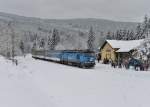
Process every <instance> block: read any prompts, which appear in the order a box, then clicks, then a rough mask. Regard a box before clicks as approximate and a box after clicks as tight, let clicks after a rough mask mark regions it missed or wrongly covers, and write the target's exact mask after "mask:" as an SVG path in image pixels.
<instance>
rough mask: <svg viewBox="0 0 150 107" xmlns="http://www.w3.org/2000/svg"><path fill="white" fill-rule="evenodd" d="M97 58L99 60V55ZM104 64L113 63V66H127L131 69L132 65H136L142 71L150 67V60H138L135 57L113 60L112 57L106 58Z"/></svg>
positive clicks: (135, 67)
mask: <svg viewBox="0 0 150 107" xmlns="http://www.w3.org/2000/svg"><path fill="white" fill-rule="evenodd" d="M97 60H98V62H99V60H100V59H99V57H97ZM102 63H103V64H111V66H112V67H113V68H126V69H130V67H131V66H132V67H134V69H135V70H140V71H148V69H149V67H150V62H149V61H148V60H147V61H144V60H137V59H134V58H125V59H118V60H116V61H113V60H111V59H107V58H104V59H103V61H102Z"/></svg>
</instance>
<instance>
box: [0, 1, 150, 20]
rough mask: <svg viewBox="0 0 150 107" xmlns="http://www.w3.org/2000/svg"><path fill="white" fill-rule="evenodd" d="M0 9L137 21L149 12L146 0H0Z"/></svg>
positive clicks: (36, 14) (34, 14)
mask: <svg viewBox="0 0 150 107" xmlns="http://www.w3.org/2000/svg"><path fill="white" fill-rule="evenodd" d="M0 11H1V12H7V13H15V14H18V15H23V16H31V17H41V18H49V19H55V18H103V19H111V20H117V21H118V20H119V21H141V20H142V18H143V17H144V15H145V14H150V0H0Z"/></svg>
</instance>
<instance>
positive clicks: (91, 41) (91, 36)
mask: <svg viewBox="0 0 150 107" xmlns="http://www.w3.org/2000/svg"><path fill="white" fill-rule="evenodd" d="M94 42H95V33H94V32H93V28H92V27H91V28H90V30H89V38H88V41H87V47H88V49H89V50H94Z"/></svg>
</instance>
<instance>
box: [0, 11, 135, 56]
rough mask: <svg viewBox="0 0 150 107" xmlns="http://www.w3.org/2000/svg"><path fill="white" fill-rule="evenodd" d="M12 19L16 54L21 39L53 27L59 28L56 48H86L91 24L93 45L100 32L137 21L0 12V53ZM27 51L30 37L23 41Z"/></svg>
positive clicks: (44, 33)
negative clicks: (60, 17) (35, 16)
mask: <svg viewBox="0 0 150 107" xmlns="http://www.w3.org/2000/svg"><path fill="white" fill-rule="evenodd" d="M9 22H12V23H13V26H12V27H13V29H14V32H15V40H16V42H15V43H16V54H19V53H20V51H19V46H18V44H19V42H20V40H22V39H23V40H25V39H26V40H27V39H30V37H31V36H32V35H35V34H37V35H38V36H39V38H42V37H44V38H46V37H47V36H49V35H51V34H52V30H53V29H54V28H56V29H58V30H59V33H60V36H61V43H60V44H59V46H58V47H57V48H58V49H75V48H81V49H85V48H86V41H87V37H88V34H87V33H88V31H89V29H90V27H91V26H92V27H93V28H94V31H95V33H96V47H97V46H98V45H99V44H101V43H102V41H103V39H104V38H105V37H101V32H104V36H105V33H106V32H108V31H116V30H117V29H133V30H134V29H135V27H136V25H137V23H132V22H116V21H110V20H104V19H90V18H89V19H59V20H58V19H40V18H33V17H24V16H18V15H14V14H8V13H2V12H0V39H1V41H0V45H1V47H2V48H1V49H0V53H1V54H6V51H7V50H9V49H10V48H11V46H10V41H11V40H10V35H11V34H10V31H9V30H10V28H9V26H8V23H9ZM25 43H26V45H27V46H26V47H27V49H26V50H28V51H30V50H31V47H32V44H33V40H28V41H25Z"/></svg>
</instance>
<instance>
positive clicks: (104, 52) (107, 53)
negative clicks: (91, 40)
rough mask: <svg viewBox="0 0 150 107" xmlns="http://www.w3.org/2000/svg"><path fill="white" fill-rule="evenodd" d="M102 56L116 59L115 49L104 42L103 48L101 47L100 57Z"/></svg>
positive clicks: (102, 57)
mask: <svg viewBox="0 0 150 107" xmlns="http://www.w3.org/2000/svg"><path fill="white" fill-rule="evenodd" d="M104 58H107V59H110V60H113V61H115V60H116V53H115V50H114V49H113V48H112V47H111V46H110V45H109V44H108V43H106V44H105V46H104V47H103V49H101V59H102V60H104Z"/></svg>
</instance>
